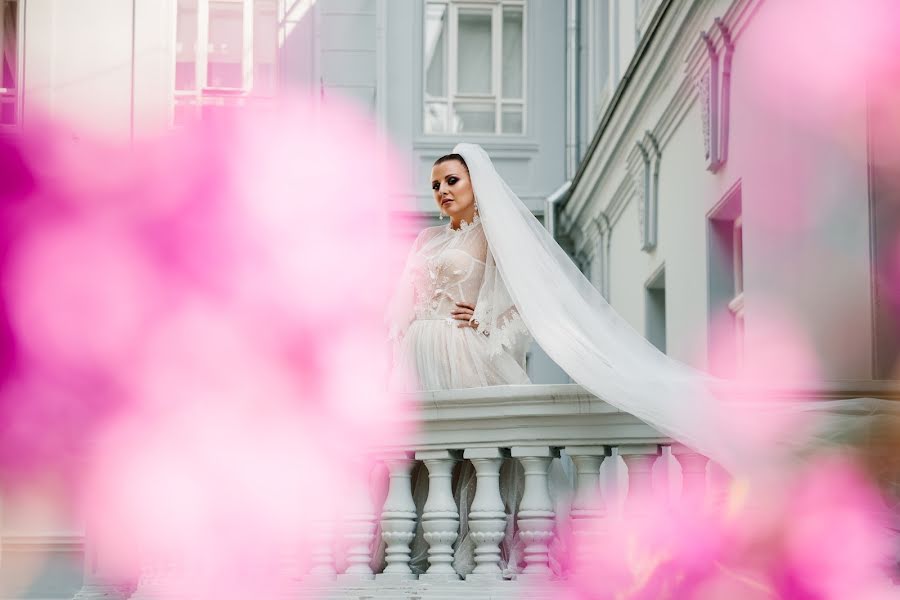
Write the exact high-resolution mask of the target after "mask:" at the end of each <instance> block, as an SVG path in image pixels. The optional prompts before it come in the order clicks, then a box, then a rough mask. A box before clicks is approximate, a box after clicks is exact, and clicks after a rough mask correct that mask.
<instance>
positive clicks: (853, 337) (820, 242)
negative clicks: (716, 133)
mask: <svg viewBox="0 0 900 600" xmlns="http://www.w3.org/2000/svg"><path fill="white" fill-rule="evenodd" d="M664 4H666V3H665V2H655V7H654V9H656V8H658V7H659V6H663V5H664ZM629 5H630V3H628V2H622V3H616V10H617V11H618V20H617V22H618V23H619V30H618V33H616V32H615V31H612V32H611V35H612V36H613V37H615V36H616V35H618V36H619V40H618V42H619V43H618V46H617V47H618V51H619V61H618V67H619V68H621V69H624V68H626V67H627V64H628V63H629V62H630V60H631V58H630V57H629V58H626V57H625V53H627V52H628V51H629V49H630V48H632V44H634V43H636V39H635V38H630V39H628V40H626V39H625V37H627V35H628V33H629V32H630V31H632V29H633V27H632V25H633V24H634V21H633V20H634V18H635V13H634V12H633V11H629V10H627V8H628V6H629ZM773 6H774V4H773V2H772V1H771V0H760V1H752V0H751V1H743V0H735V1H733V2H732V1H730V0H717V1H716V2H699V1H698V2H672V3H670V5H669V7H668V13H667V14H666V15H665V17H664V19H663V21H662V22H661V25H660V29H659V31H657V32H656V34H655V35H656V37H655V38H654V39H653V41H652V43H651V44H650V46H649V47H648V48H646V49H645V50H644V55H643V56H642V57H641V59H640V63H639V64H638V65H637V67H636V69H635V71H634V73H633V75H632V80H631V81H630V82H628V83H627V84H626V85H627V89H626V91H625V93H624V94H623V97H622V98H623V100H622V104H621V105H620V106H618V107H616V108H615V109H614V112H613V114H612V116H611V118H610V122H609V123H608V124H607V125H606V129H605V130H604V133H603V135H601V137H600V139H599V140H598V143H597V144H596V146H595V147H594V149H593V152H592V154H591V155H590V156H587V157H586V158H585V161H586V164H585V165H583V174H582V177H581V179H580V180H578V181H576V186H575V188H574V189H573V191H572V194H571V196H570V198H569V201H568V202H567V204H566V205H565V207H564V209H563V211H562V214H561V215H560V222H561V223H562V230H563V233H564V235H566V236H568V238H569V239H570V240H571V241H572V243H573V247H574V250H575V252H576V253H578V254H582V253H583V254H585V255H586V256H588V258H589V260H590V261H591V262H592V263H593V261H594V260H595V259H597V258H598V257H599V254H598V248H599V247H600V245H599V244H598V243H596V242H595V241H594V236H593V234H591V233H590V232H591V230H592V228H594V227H596V225H595V223H596V222H597V220H598V219H599V218H600V216H601V214H606V216H607V217H609V218H610V219H611V223H612V232H611V233H610V234H609V235H610V237H611V244H610V256H609V258H608V260H609V290H608V296H609V300H610V302H611V304H612V305H613V307H614V308H616V310H618V311H619V312H620V313H621V314H622V315H623V316H625V318H626V319H628V321H629V322H630V323H631V324H632V325H633V326H634V327H635V328H636V329H638V330H639V331H644V329H645V309H646V298H645V293H644V286H645V284H646V282H647V279H648V278H649V277H650V276H651V275H652V274H653V273H654V272H655V271H656V269H658V268H659V267H660V266H661V265H664V267H665V274H666V313H667V314H666V316H667V319H666V328H667V350H668V353H669V354H670V355H672V356H674V357H676V358H679V359H681V360H685V361H688V362H691V363H693V364H696V365H697V366H700V367H705V366H707V364H706V361H707V351H708V348H707V344H708V338H709V335H710V329H709V322H710V319H711V307H710V306H709V286H710V282H709V276H710V274H709V272H708V261H709V232H708V231H707V226H708V219H707V217H708V215H709V213H710V211H711V210H712V209H713V207H714V206H715V205H716V204H717V203H718V202H720V201H721V200H722V199H723V198H724V197H725V195H726V194H727V193H728V191H729V190H731V189H733V188H734V187H735V186H736V185H740V189H741V192H742V199H743V224H744V288H745V292H744V295H745V304H744V306H745V324H746V333H745V336H746V338H745V339H746V343H747V346H748V347H751V348H752V347H755V346H756V347H758V345H757V344H756V342H760V341H762V340H761V339H760V338H759V336H761V335H763V334H764V332H765V331H767V328H765V327H763V325H765V324H766V323H767V322H769V320H770V318H772V317H776V316H777V317H778V318H784V319H787V320H788V321H790V322H791V323H792V324H793V325H794V327H795V328H796V329H797V333H798V334H799V336H800V339H801V340H802V341H803V342H805V343H807V344H808V347H809V348H810V349H811V351H812V352H813V354H814V356H815V357H816V360H817V362H818V363H819V366H820V369H821V374H820V375H821V377H822V378H824V379H826V380H839V379H869V378H871V377H873V356H872V344H873V333H872V326H871V323H872V297H871V291H870V290H871V285H872V281H871V277H872V275H871V272H870V270H871V266H872V265H871V260H870V244H871V240H870V237H869V225H870V224H869V214H868V202H869V195H868V182H867V164H866V161H865V156H866V143H867V139H866V123H865V114H866V113H865V102H866V96H865V89H864V88H863V87H860V88H859V89H858V90H857V93H856V94H855V96H851V97H850V99H849V105H848V106H847V110H846V113H845V114H847V115H853V116H852V117H848V118H847V122H846V123H844V124H843V125H844V126H845V132H844V134H843V135H842V136H841V138H840V139H838V138H835V137H827V136H823V135H822V134H821V130H822V127H821V125H822V124H821V122H820V123H819V125H820V130H819V131H817V130H816V128H815V127H812V126H810V124H811V121H810V120H808V119H806V120H805V119H803V118H800V119H798V118H797V117H798V116H803V115H804V114H805V113H806V112H808V111H809V102H808V101H807V100H808V99H806V98H804V97H802V95H788V94H782V95H781V96H777V95H775V97H776V98H778V102H779V104H780V105H779V106H778V109H779V110H778V111H777V112H773V111H772V110H771V107H770V106H768V105H766V104H765V103H764V102H763V99H766V98H771V97H773V95H774V94H773V90H772V89H771V88H770V87H767V86H766V78H765V74H764V73H758V72H755V71H754V67H753V63H752V58H753V57H754V56H760V55H762V54H763V53H765V52H766V51H768V49H767V36H770V35H771V31H769V30H767V27H768V26H767V13H768V11H771V10H772V7H773ZM652 17H653V15H649V14H644V16H643V18H642V19H641V20H640V22H639V26H640V27H642V28H644V33H645V32H646V28H647V27H648V25H649V23H650V22H651V21H652ZM715 17H723V18H726V21H727V20H728V19H732V20H735V21H736V23H737V27H736V36H737V37H736V39H735V47H736V49H735V53H734V62H733V69H732V72H733V76H732V83H731V95H730V98H731V110H730V119H729V126H730V135H729V141H728V157H727V161H726V162H725V164H724V166H723V167H721V168H720V170H719V171H718V172H716V173H712V172H710V171H708V170H707V169H706V163H705V158H704V138H703V136H704V133H703V126H702V111H701V106H700V102H699V100H698V97H697V94H696V90H695V88H694V86H693V83H692V82H691V81H688V80H687V75H686V73H685V71H686V65H687V63H688V58H689V55H690V52H691V49H692V47H693V46H694V45H695V44H696V40H698V39H699V33H700V31H701V30H706V29H710V28H712V27H713V20H714V18H715ZM629 19H631V20H629ZM732 25H734V24H732ZM623 36H624V37H623ZM614 41H615V40H614ZM779 115H780V116H779ZM584 117H585V118H587V117H589V115H584ZM646 132H651V133H652V134H653V135H655V136H656V138H657V139H658V142H659V144H660V150H661V159H660V161H659V180H658V188H659V191H658V203H659V205H658V206H659V208H658V210H659V217H658V222H659V227H658V241H657V245H656V248H655V249H652V250H650V251H642V250H641V245H640V237H639V224H638V214H637V206H636V203H637V198H638V191H637V189H636V188H635V184H634V182H633V181H632V178H633V173H632V171H630V170H629V162H628V161H629V153H630V152H632V150H633V148H634V147H635V144H636V142H638V141H641V140H643V139H644V136H645V133H646ZM805 182H811V183H812V185H813V186H814V189H812V190H807V189H804V188H802V187H799V186H804V185H806V183H805ZM806 192H809V193H806ZM801 195H805V197H807V198H809V199H810V202H809V203H808V204H807V205H802V204H801V203H799V202H798V201H797V199H798V197H799V196H801ZM786 206H793V207H794V208H792V209H790V210H788V211H787V213H785V207H786ZM620 213H621V214H620ZM592 272H595V271H593V267H592ZM766 358H767V357H766V356H755V357H754V356H747V357H746V361H747V362H749V363H752V362H753V361H754V360H764V359H766Z"/></svg>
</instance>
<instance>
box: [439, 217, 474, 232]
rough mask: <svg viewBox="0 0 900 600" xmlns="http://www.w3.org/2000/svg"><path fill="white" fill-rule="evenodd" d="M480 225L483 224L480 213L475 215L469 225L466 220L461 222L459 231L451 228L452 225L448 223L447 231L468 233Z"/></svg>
mask: <svg viewBox="0 0 900 600" xmlns="http://www.w3.org/2000/svg"><path fill="white" fill-rule="evenodd" d="M479 223H481V217H479V216H478V213H475V216H474V217H473V218H472V222H471V223H469V222H468V221H465V220H463V221H460V222H459V228H458V229H453V227H452V226H451V223H448V224H447V230H448V231H450V232H452V233H462V232H464V231H468V230H469V229H471V228H473V227H475V226H476V225H477V224H479Z"/></svg>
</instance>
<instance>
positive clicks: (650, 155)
mask: <svg viewBox="0 0 900 600" xmlns="http://www.w3.org/2000/svg"><path fill="white" fill-rule="evenodd" d="M661 158H662V153H661V152H660V149H659V144H658V143H657V141H656V138H655V137H654V136H653V134H652V133H650V132H649V131H645V132H644V137H643V139H642V140H639V141H637V142H635V145H634V147H633V148H632V150H631V152H630V153H629V155H628V161H627V164H628V173H629V176H630V177H631V179H632V181H633V182H634V189H635V190H636V194H635V195H636V199H637V203H638V205H637V208H638V224H639V227H640V233H641V250H643V251H644V252H650V251H652V250H653V249H655V248H656V239H657V229H658V227H657V222H658V210H657V208H658V206H659V200H658V196H659V163H660V159H661Z"/></svg>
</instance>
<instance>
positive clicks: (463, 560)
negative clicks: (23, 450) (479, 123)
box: [391, 154, 531, 574]
mask: <svg viewBox="0 0 900 600" xmlns="http://www.w3.org/2000/svg"><path fill="white" fill-rule="evenodd" d="M431 188H432V192H433V194H434V199H435V202H436V203H437V205H438V208H439V210H440V212H441V218H442V219H443V218H447V217H449V223H448V224H446V225H439V226H437V227H429V228H427V229H424V230H423V231H422V232H421V233H420V234H419V235H418V237H417V238H416V241H415V243H414V244H413V247H412V249H411V251H410V255H409V258H408V259H407V264H406V266H405V268H404V276H403V278H402V280H401V284H400V288H399V289H398V292H397V296H396V298H395V308H396V307H398V306H399V307H400V308H399V311H400V314H405V315H407V318H401V319H399V321H397V322H395V324H394V326H393V327H392V331H391V339H392V340H393V342H394V371H393V375H392V387H393V388H394V389H398V390H401V391H427V390H447V389H456V388H471V387H482V386H492V385H504V384H527V383H530V380H529V378H528V375H527V374H526V372H525V351H526V349H527V346H528V344H529V343H530V341H531V336H530V335H529V334H528V330H527V329H526V328H525V326H524V324H523V323H522V320H521V318H520V316H519V314H518V311H517V310H516V308H515V306H514V305H513V304H512V301H511V300H510V299H509V296H508V294H505V292H503V293H497V288H498V284H499V283H501V282H500V280H499V274H498V273H497V266H496V263H495V262H494V260H493V257H492V256H491V253H490V249H489V248H488V243H487V239H486V238H485V234H484V229H483V228H482V226H481V218H480V216H479V214H478V203H477V201H476V199H475V192H474V190H473V188H472V181H471V179H470V176H469V171H468V168H467V166H466V162H465V159H464V158H463V157H462V156H461V155H459V154H448V155H445V156H442V157H441V158H439V159H438V160H437V161H435V163H434V167H433V168H432V171H431ZM498 301H499V302H498ZM488 307H490V310H486V309H487V308H488ZM413 482H414V483H413V486H414V489H413V496H414V498H415V499H416V504H417V505H418V506H419V508H421V506H422V505H423V504H424V502H425V498H426V496H427V482H428V478H427V474H426V473H425V472H424V470H421V469H420V470H419V471H418V472H417V473H415V474H414V477H413ZM523 482H524V475H523V473H522V471H521V467H520V466H519V465H518V464H517V462H516V461H514V460H507V461H505V463H504V464H503V467H502V469H501V473H500V489H501V497H502V498H503V501H504V503H505V504H506V513H507V515H508V516H509V518H508V521H507V535H506V536H505V539H504V541H503V543H502V544H501V566H502V567H503V568H504V571H505V572H507V573H513V572H516V571H518V570H519V567H520V566H521V565H520V564H519V563H520V561H521V549H522V545H521V543H520V542H519V541H518V540H517V539H516V535H515V534H516V531H515V520H514V519H513V518H512V517H513V515H515V512H516V509H517V506H518V503H519V501H520V500H521V497H522V489H523ZM453 489H454V495H455V496H456V500H457V502H458V504H459V507H460V516H461V517H462V519H461V527H460V536H459V538H458V539H457V543H456V547H455V552H454V567H455V569H456V571H457V572H458V573H460V574H467V573H469V572H470V571H471V570H472V569H473V568H474V565H475V561H474V549H475V545H474V542H473V540H472V539H471V538H470V536H469V535H468V527H467V526H466V516H467V515H468V506H469V505H470V504H471V502H472V498H473V497H474V493H475V471H474V469H473V468H472V466H471V464H469V463H461V464H460V465H459V466H458V468H457V470H456V472H455V473H454V481H453ZM419 529H420V531H417V533H416V539H415V540H414V542H413V544H412V567H413V569H414V570H415V571H417V572H424V570H425V569H426V568H427V562H426V551H427V544H426V543H425V541H424V539H423V537H422V533H423V532H422V531H421V527H420V528H419Z"/></svg>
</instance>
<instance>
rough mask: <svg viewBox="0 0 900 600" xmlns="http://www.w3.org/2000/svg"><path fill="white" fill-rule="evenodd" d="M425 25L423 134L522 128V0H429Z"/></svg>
mask: <svg viewBox="0 0 900 600" xmlns="http://www.w3.org/2000/svg"><path fill="white" fill-rule="evenodd" d="M424 27H425V29H424V31H425V34H424V43H425V47H424V53H423V55H424V57H425V61H424V63H425V72H424V97H425V106H424V112H425V121H424V128H425V133H486V134H522V133H524V131H525V35H524V32H525V2H524V0H469V1H468V2H456V1H455V0H442V1H437V0H433V1H429V2H427V3H426V4H425V26H424Z"/></svg>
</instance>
